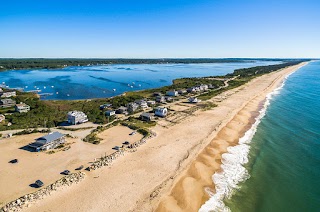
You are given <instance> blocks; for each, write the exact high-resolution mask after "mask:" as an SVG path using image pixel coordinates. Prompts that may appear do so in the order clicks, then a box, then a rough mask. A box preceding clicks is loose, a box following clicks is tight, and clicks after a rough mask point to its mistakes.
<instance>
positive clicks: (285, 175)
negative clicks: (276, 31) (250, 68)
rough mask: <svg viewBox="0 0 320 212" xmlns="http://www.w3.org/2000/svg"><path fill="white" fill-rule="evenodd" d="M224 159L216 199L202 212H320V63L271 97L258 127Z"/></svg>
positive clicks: (216, 178)
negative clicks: (230, 155)
mask: <svg viewBox="0 0 320 212" xmlns="http://www.w3.org/2000/svg"><path fill="white" fill-rule="evenodd" d="M229 152H231V154H232V155H233V157H229V159H230V160H228V157H224V158H225V159H226V160H225V161H224V169H225V174H224V178H222V177H221V175H217V174H215V175H214V176H213V181H214V182H215V183H216V184H218V187H219V189H218V192H219V193H218V194H216V195H215V196H213V197H212V198H211V199H210V200H209V201H208V202H207V203H206V204H205V205H204V206H202V208H201V211H210V210H212V211H230V210H231V211H235V212H278V211H279V212H284V211H285V212H286V211H290V212H295V211H297V212H298V211H299V212H313V211H314V212H316V211H320V62H319V61H314V62H311V63H309V64H308V65H306V66H304V67H302V68H300V69H299V70H297V71H296V72H294V73H293V74H291V75H290V76H288V77H287V79H286V80H285V82H284V83H283V85H282V86H281V87H280V88H278V89H276V90H275V91H274V92H272V93H270V94H269V95H268V98H267V102H266V104H265V107H264V109H262V111H261V113H260V117H259V118H258V119H257V122H256V123H255V125H254V126H253V127H252V128H251V129H250V130H249V131H248V132H247V133H246V135H245V136H244V137H243V138H241V139H240V144H239V145H238V146H235V147H231V148H230V149H229Z"/></svg>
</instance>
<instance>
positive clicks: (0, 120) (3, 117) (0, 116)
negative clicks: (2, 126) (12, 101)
mask: <svg viewBox="0 0 320 212" xmlns="http://www.w3.org/2000/svg"><path fill="white" fill-rule="evenodd" d="M5 119H6V117H5V116H4V115H2V114H0V122H2V121H4V120H5Z"/></svg>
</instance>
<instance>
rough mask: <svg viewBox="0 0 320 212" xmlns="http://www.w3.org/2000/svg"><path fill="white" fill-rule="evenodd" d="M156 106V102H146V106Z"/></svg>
mask: <svg viewBox="0 0 320 212" xmlns="http://www.w3.org/2000/svg"><path fill="white" fill-rule="evenodd" d="M155 104H156V101H153V100H148V101H147V105H148V106H152V105H155Z"/></svg>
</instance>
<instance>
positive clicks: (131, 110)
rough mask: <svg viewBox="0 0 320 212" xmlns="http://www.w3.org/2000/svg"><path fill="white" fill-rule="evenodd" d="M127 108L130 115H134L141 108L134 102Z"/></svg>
mask: <svg viewBox="0 0 320 212" xmlns="http://www.w3.org/2000/svg"><path fill="white" fill-rule="evenodd" d="M127 108H128V112H129V113H133V112H135V111H136V110H137V109H138V108H139V105H138V104H136V103H134V102H131V103H129V104H128V106H127Z"/></svg>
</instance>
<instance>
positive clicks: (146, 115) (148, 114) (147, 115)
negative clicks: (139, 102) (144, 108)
mask: <svg viewBox="0 0 320 212" xmlns="http://www.w3.org/2000/svg"><path fill="white" fill-rule="evenodd" d="M141 116H143V117H148V118H149V117H152V114H151V113H141Z"/></svg>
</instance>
